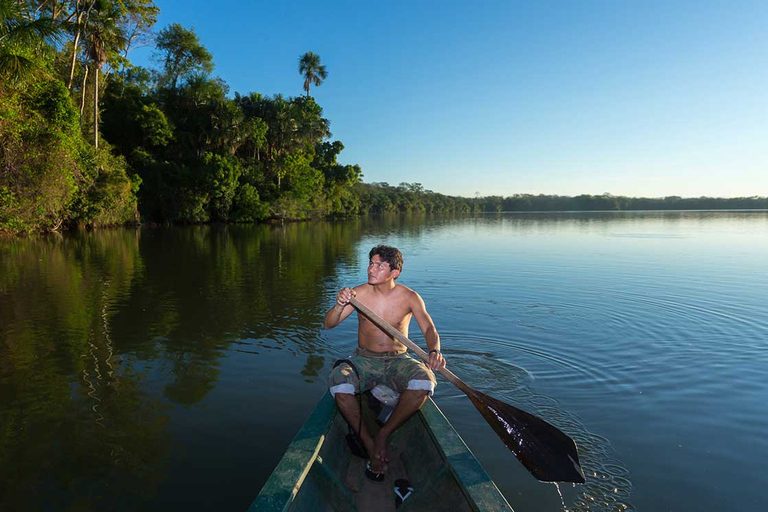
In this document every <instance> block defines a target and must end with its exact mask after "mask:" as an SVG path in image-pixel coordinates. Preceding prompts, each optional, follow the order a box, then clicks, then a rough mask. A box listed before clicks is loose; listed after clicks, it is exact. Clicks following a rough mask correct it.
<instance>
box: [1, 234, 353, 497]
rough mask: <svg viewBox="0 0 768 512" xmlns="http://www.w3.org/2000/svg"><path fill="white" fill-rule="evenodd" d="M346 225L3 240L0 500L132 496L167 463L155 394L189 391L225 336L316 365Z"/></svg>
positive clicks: (214, 362) (163, 403) (210, 377)
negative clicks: (328, 291)
mask: <svg viewBox="0 0 768 512" xmlns="http://www.w3.org/2000/svg"><path fill="white" fill-rule="evenodd" d="M360 233H361V225H360V223H355V222H351V223H342V222H326V223H318V224H286V225H280V226H268V225H260V226H254V225H248V226H232V225H230V226H210V227H190V228H173V229H165V228H155V229H143V230H139V231H134V230H120V231H103V232H94V233H79V234H74V235H72V236H68V237H65V238H41V239H28V240H11V241H8V242H7V243H3V244H2V246H0V256H1V257H0V305H1V307H0V413H1V417H2V422H0V489H2V491H0V505H2V506H0V508H4V507H6V508H10V509H14V508H16V509H18V508H23V509H27V508H32V509H34V508H45V507H46V506H49V505H53V506H54V508H69V507H74V508H82V509H84V510H87V509H89V507H90V508H93V509H113V508H121V509H125V508H131V505H135V507H136V508H140V506H141V503H143V502H146V500H147V499H150V498H151V497H152V495H153V494H154V493H155V492H157V489H158V486H159V485H160V483H161V482H163V480H164V479H165V478H166V470H167V467H168V464H169V457H170V439H169V433H168V431H167V428H168V422H169V421H170V415H171V411H170V410H169V405H170V404H178V405H182V406H190V405H193V404H196V403H198V402H200V401H201V400H203V399H204V398H205V397H206V396H207V394H208V393H209V392H210V391H211V390H212V389H213V388H214V387H215V386H216V382H217V380H218V378H219V372H220V369H219V364H220V360H221V358H222V356H223V355H224V354H226V353H227V351H230V350H232V349H233V347H234V349H235V350H237V349H239V348H240V347H241V346H242V345H250V344H253V345H258V344H261V345H263V346H266V345H268V346H269V347H270V348H271V349H273V350H274V349H279V350H285V351H290V352H292V353H294V354H296V355H301V356H304V357H306V363H305V364H304V367H303V368H302V369H301V371H300V373H301V375H300V377H302V378H304V379H307V380H312V379H317V378H318V377H319V373H320V371H321V370H322V368H323V366H324V364H325V354H326V352H328V347H326V346H325V343H324V341H323V340H322V338H321V337H320V336H319V335H318V330H319V325H320V321H321V319H322V315H323V313H324V309H325V305H326V304H325V302H327V301H325V300H324V295H323V294H324V292H325V290H326V287H327V283H328V281H329V280H331V279H333V276H334V273H335V271H336V270H335V269H336V264H337V262H339V261H344V260H348V261H350V262H354V260H355V258H356V254H355V253H354V248H355V245H356V242H357V240H358V239H359V237H360ZM254 352H257V351H254ZM153 372H154V373H153ZM158 372H159V373H160V374H162V375H160V377H158V375H157V373H158ZM148 375H149V376H148ZM297 377H299V376H297ZM158 380H159V381H160V382H161V388H160V389H157V382H158ZM118 497H120V499H121V500H122V501H121V502H120V503H119V504H118V503H117V501H116V500H117V499H118ZM126 500H127V501H126Z"/></svg>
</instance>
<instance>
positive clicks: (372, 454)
mask: <svg viewBox="0 0 768 512" xmlns="http://www.w3.org/2000/svg"><path fill="white" fill-rule="evenodd" d="M363 444H364V445H365V451H366V452H368V460H370V463H371V471H373V472H374V473H384V472H385V471H386V470H387V466H386V464H381V459H379V458H377V457H376V448H375V446H374V442H373V439H371V438H368V439H364V440H363Z"/></svg>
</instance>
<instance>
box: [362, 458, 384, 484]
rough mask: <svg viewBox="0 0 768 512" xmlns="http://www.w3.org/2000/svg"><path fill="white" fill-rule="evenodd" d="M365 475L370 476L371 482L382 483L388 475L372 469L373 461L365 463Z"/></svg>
mask: <svg viewBox="0 0 768 512" xmlns="http://www.w3.org/2000/svg"><path fill="white" fill-rule="evenodd" d="M365 476H366V477H368V480H370V481H371V482H375V483H377V484H380V483H381V482H383V481H384V477H385V476H386V475H385V473H376V472H375V471H374V470H373V469H371V461H368V462H367V463H366V465H365Z"/></svg>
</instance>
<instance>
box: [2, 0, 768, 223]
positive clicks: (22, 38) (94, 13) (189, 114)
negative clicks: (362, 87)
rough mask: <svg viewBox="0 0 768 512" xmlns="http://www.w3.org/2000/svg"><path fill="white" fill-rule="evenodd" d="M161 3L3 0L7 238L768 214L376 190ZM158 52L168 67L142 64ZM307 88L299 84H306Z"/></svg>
mask: <svg viewBox="0 0 768 512" xmlns="http://www.w3.org/2000/svg"><path fill="white" fill-rule="evenodd" d="M158 13H159V8H158V7H157V6H156V5H155V4H154V2H153V1H152V0H99V1H93V0H64V1H60V2H58V1H57V2H48V1H42V2H41V1H32V0H28V1H20V0H0V15H1V16H2V18H3V21H2V24H0V232H10V233H20V232H31V231H39V230H58V229H63V228H67V227H76V226H85V227H89V226H90V227H95V226H107V225H120V224H130V223H133V224H135V223H138V222H156V223H203V222H212V221H218V222H254V221H262V220H268V219H316V218H325V217H350V216H356V215H360V214H365V213H385V212H434V213H438V212H453V213H471V212H493V211H516V210H524V211H532V210H540V211H546V210H629V209H707V208H766V207H768V205H767V204H766V200H765V199H764V198H743V199H714V198H699V199H682V198H664V199H634V198H625V197H614V196H609V195H602V196H577V197H563V196H543V195H538V196H533V195H514V196H510V197H483V198H464V197H452V196H446V195H443V194H439V193H435V192H432V191H429V190H424V188H423V187H422V186H421V184H419V183H401V184H400V185H399V186H390V185H388V184H386V183H372V184H365V183H363V182H362V176H363V174H362V170H361V168H360V166H358V165H343V164H341V163H339V162H338V156H339V154H340V153H341V151H342V150H343V149H344V145H343V143H342V142H341V141H338V140H331V139H330V137H331V132H330V121H329V120H328V119H326V118H324V117H323V109H322V108H321V107H320V105H318V103H317V102H316V101H315V100H314V99H313V98H312V97H311V96H310V87H311V86H319V85H321V84H322V82H323V80H324V79H325V78H326V77H327V75H328V72H327V70H326V68H325V66H323V65H321V64H320V57H319V56H318V55H316V54H314V53H312V52H307V53H306V54H304V55H302V56H300V58H299V60H298V72H299V73H300V76H301V79H302V80H303V89H304V91H305V93H306V94H305V95H303V96H297V97H284V96H283V95H280V94H276V95H273V96H265V95H262V94H260V93H256V92H250V93H247V94H240V93H234V95H233V96H230V95H229V87H228V86H227V84H226V83H225V82H224V81H223V80H221V79H220V78H217V77H215V76H213V75H212V74H211V73H212V72H213V69H214V64H213V56H212V55H211V54H210V52H208V50H207V49H206V48H205V47H204V46H203V45H202V44H201V42H200V40H199V39H198V37H197V35H196V34H195V32H194V31H193V30H191V29H186V28H184V27H182V26H181V25H179V24H172V25H169V26H168V27H166V28H164V29H162V30H160V31H159V32H157V34H156V35H155V34H154V33H153V32H152V28H153V26H154V24H155V21H156V19H157V16H158ZM148 44H153V45H154V48H155V52H154V62H155V63H156V65H157V67H155V68H152V69H147V68H142V67H140V66H136V65H134V64H132V63H131V61H130V60H129V58H128V56H129V54H130V52H131V50H132V49H134V48H136V47H138V46H145V45H148ZM297 83H298V79H297Z"/></svg>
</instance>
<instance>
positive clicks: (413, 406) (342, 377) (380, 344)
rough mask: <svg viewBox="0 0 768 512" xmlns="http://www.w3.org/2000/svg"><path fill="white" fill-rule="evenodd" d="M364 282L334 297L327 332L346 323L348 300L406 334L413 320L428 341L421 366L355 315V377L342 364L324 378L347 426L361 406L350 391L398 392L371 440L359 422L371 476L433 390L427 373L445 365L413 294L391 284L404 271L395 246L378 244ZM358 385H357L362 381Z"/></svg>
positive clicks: (384, 466) (429, 323)
mask: <svg viewBox="0 0 768 512" xmlns="http://www.w3.org/2000/svg"><path fill="white" fill-rule="evenodd" d="M369 258H370V262H369V264H368V282H367V283H366V284H361V285H360V286H356V287H355V288H353V289H350V288H344V289H342V290H340V291H339V293H338V294H337V295H336V304H335V305H334V306H333V307H332V308H331V309H330V310H328V313H326V314H325V320H324V321H323V326H324V327H325V328H326V329H332V328H334V327H336V326H337V325H339V324H340V323H341V322H342V321H344V319H346V318H347V317H348V316H349V315H350V314H352V311H354V307H352V305H351V304H350V303H349V301H350V299H351V298H352V297H357V298H358V299H360V302H362V303H363V304H365V305H366V306H368V307H369V308H370V309H371V310H372V311H373V312H374V313H376V314H377V315H379V316H380V317H382V318H383V319H384V320H386V321H387V322H389V323H390V324H391V325H392V326H394V327H395V328H396V329H397V330H398V331H400V332H402V333H403V334H404V335H405V336H408V325H409V323H410V321H411V317H412V316H413V317H414V318H415V319H416V323H418V324H419V328H420V329H421V332H422V333H424V338H425V340H426V342H427V347H428V351H429V362H428V363H427V364H426V365H425V364H423V363H422V362H420V361H417V360H415V359H413V358H411V357H410V356H409V355H408V354H407V349H406V347H405V345H403V344H402V343H400V342H399V341H397V340H395V339H393V338H391V337H389V335H387V334H386V333H384V332H383V331H382V330H381V329H379V328H378V327H376V326H375V325H374V324H373V323H372V322H371V321H370V320H368V319H367V318H365V317H364V316H363V315H361V314H358V315H357V319H358V328H357V343H358V348H357V350H355V353H354V354H353V355H352V356H350V358H349V360H351V361H352V362H353V363H354V365H355V367H356V368H357V370H358V373H359V374H360V378H359V379H358V377H357V375H356V373H355V371H354V370H353V369H352V368H351V367H350V366H349V365H346V364H342V365H339V366H337V367H336V368H334V369H333V371H332V372H331V375H330V376H329V378H328V382H329V387H330V391H331V394H333V396H334V398H335V400H336V404H337V405H338V407H339V410H340V411H341V414H342V415H343V416H344V418H345V419H346V420H347V422H348V423H349V425H350V426H351V427H352V428H353V429H354V430H355V431H357V430H358V427H359V426H360V425H361V423H360V406H359V405H358V401H357V399H356V398H355V392H357V393H362V392H364V391H367V390H369V389H372V388H373V387H375V386H376V385H377V384H380V383H381V384H384V385H386V386H388V387H389V388H391V389H394V390H395V391H397V392H398V393H400V394H401V396H400V401H399V402H398V404H397V407H396V408H395V410H394V411H393V412H392V415H391V416H390V417H389V420H387V422H386V423H385V424H384V426H382V427H381V430H379V433H378V434H377V435H376V438H375V439H373V438H372V437H371V434H370V433H369V432H368V430H367V429H366V427H365V423H362V427H361V428H360V432H358V434H359V435H360V439H361V440H362V441H363V444H364V445H365V448H366V451H367V452H368V456H369V459H370V461H371V466H370V468H371V470H372V472H373V473H378V474H381V473H384V472H385V471H386V470H387V463H388V462H389V453H388V451H387V442H388V440H389V436H390V435H391V434H392V432H394V431H395V430H396V429H397V428H398V427H400V425H402V424H403V423H405V421H406V420H407V419H408V418H410V417H411V416H412V415H413V414H414V413H415V412H416V411H418V410H419V408H420V407H421V406H422V405H424V402H426V400H427V397H428V396H431V395H432V394H433V392H434V390H435V385H436V381H435V375H434V373H433V372H432V371H431V370H437V369H440V368H443V367H444V366H445V359H444V358H443V355H442V353H441V352H440V336H439V335H438V334H437V329H435V324H434V322H432V318H431V317H430V316H429V313H427V309H426V307H425V306H424V301H423V300H422V299H421V297H420V296H419V294H418V293H416V292H415V291H413V290H411V289H410V288H407V287H405V286H403V285H399V284H396V283H395V279H397V278H398V276H399V275H400V272H401V270H402V268H403V255H402V254H401V253H400V251H399V250H397V249H396V248H394V247H389V246H386V245H379V246H377V247H374V248H373V249H371V252H370V254H369ZM361 381H362V382H361Z"/></svg>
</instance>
